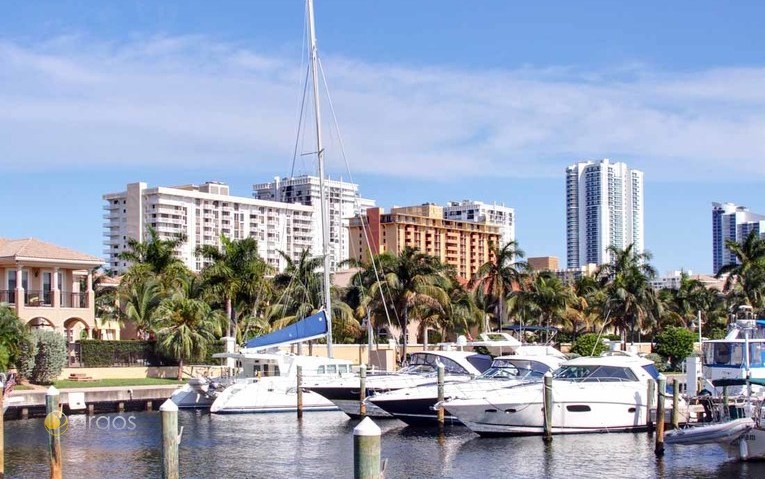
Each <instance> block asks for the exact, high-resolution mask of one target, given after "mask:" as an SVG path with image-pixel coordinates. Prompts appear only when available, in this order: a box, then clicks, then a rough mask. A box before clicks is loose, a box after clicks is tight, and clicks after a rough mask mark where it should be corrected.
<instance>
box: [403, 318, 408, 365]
mask: <svg viewBox="0 0 765 479" xmlns="http://www.w3.org/2000/svg"><path fill="white" fill-rule="evenodd" d="M408 331H409V306H408V305H407V306H404V349H403V351H402V361H406V345H407V342H408V341H407V337H408V336H409V335H408V334H407V332H408Z"/></svg>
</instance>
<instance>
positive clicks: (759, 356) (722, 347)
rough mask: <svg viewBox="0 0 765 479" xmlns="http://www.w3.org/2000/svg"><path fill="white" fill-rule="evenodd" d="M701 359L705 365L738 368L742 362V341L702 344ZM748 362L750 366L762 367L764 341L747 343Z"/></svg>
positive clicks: (763, 361) (764, 357)
mask: <svg viewBox="0 0 765 479" xmlns="http://www.w3.org/2000/svg"><path fill="white" fill-rule="evenodd" d="M703 351H704V355H703V359H704V364H705V365H707V366H729V367H735V368H740V367H742V366H743V364H744V343H743V342H714V343H712V342H709V343H704V345H703ZM749 362H750V365H751V366H754V367H762V366H763V364H764V363H765V343H763V342H761V341H755V342H750V343H749Z"/></svg>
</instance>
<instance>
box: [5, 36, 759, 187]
mask: <svg viewBox="0 0 765 479" xmlns="http://www.w3.org/2000/svg"><path fill="white" fill-rule="evenodd" d="M298 62H299V60H298V59H295V60H294V61H293V60H292V59H289V58H282V57H279V56H276V55H269V54H268V53H264V52H260V51H253V50H251V49H247V48H244V47H242V46H241V45H234V44H226V43H221V42H216V41H212V40H210V39H208V38H205V37H202V36H182V37H154V38H135V39H133V40H131V41H130V42H128V43H125V44H113V43H105V42H98V41H94V40H93V39H87V38H81V37H76V36H72V37H61V38H56V39H51V40H50V41H47V42H45V43H40V44H37V45H31V46H30V45H22V44H19V43H13V42H9V41H4V42H1V41H0V64H2V65H3V69H2V70H0V165H2V167H3V168H19V169H20V168H24V169H27V170H29V169H42V168H67V167H71V166H72V165H77V166H81V167H86V166H88V165H101V166H103V165H105V164H106V165H109V164H113V165H119V166H124V165H125V164H128V163H129V164H133V165H136V166H139V167H140V166H156V165H163V166H165V167H168V168H172V167H177V166H185V167H193V168H201V167H204V166H206V165H214V166H215V167H216V168H221V167H231V168H237V169H242V168H246V167H248V166H249V165H253V166H252V168H253V169H255V168H256V169H257V171H258V172H270V173H272V174H279V173H282V172H284V171H286V170H287V169H288V164H289V162H290V159H291V157H292V149H293V145H294V141H295V138H294V136H295V130H296V128H297V113H298V107H299V96H300V94H301V91H302V87H301V84H300V82H301V79H302V78H303V76H304V71H300V68H299V65H298ZM324 66H325V68H326V70H327V75H328V78H329V82H330V91H331V93H332V96H333V100H334V104H335V107H336V109H337V114H338V119H339V122H340V128H341V132H342V136H343V140H344V142H345V146H346V148H347V153H348V157H349V158H350V161H351V169H352V171H353V172H354V173H361V172H365V173H380V174H390V175H406V176H417V177H421V178H438V177H480V176H498V175H501V176H508V177H511V176H521V177H526V176H559V175H561V174H562V170H563V168H564V167H565V166H566V165H567V164H570V163H572V162H574V161H577V160H581V159H587V158H592V159H597V158H602V157H609V158H612V159H614V160H620V159H623V160H625V161H628V162H630V164H631V166H634V167H638V168H641V169H643V170H645V171H646V173H647V175H648V178H658V177H665V178H681V177H688V178H691V179H700V178H721V177H724V176H725V177H728V178H735V177H739V176H744V175H745V176H746V177H747V178H749V179H751V178H753V177H763V176H765V162H763V161H762V158H763V156H765V135H764V133H765V113H763V112H765V109H764V108H763V106H765V105H764V104H765V91H763V89H762V88H761V85H762V84H763V81H764V80H765V68H728V69H721V68H718V69H710V70H707V71H699V72H694V73H688V72H683V73H675V72H666V71H655V70H652V69H651V68H649V67H647V66H645V65H639V64H631V65H625V66H620V67H615V68H614V69H613V70H610V71H586V72H581V71H577V69H575V68H571V67H566V66H561V67H549V68H544V69H534V68H528V67H527V68H523V69H519V70H501V69H494V70H490V71H477V70H471V71H466V70H465V71H460V70H457V69H454V68H451V69H449V68H441V67H438V66H430V67H423V68H414V67H405V66H399V65H384V64H381V65H376V64H370V63H366V62H364V61H363V60H359V59H348V58H337V57H331V56H330V57H325V58H324ZM324 109H325V112H327V115H326V117H327V118H329V111H328V108H327V106H326V103H325V105H324ZM326 123H327V124H329V122H328V121H327V122H326ZM325 130H326V131H328V133H327V135H326V137H327V143H328V149H329V148H330V147H332V146H336V145H337V144H338V140H337V137H336V135H335V136H333V135H332V133H331V132H330V131H329V128H325ZM311 138H312V137H311V136H310V133H309V136H308V137H307V139H306V142H305V148H304V150H305V151H311ZM328 159H329V161H330V171H331V172H332V173H333V176H337V175H346V173H345V171H344V166H343V165H342V162H341V160H340V156H339V154H334V155H332V154H330V155H328Z"/></svg>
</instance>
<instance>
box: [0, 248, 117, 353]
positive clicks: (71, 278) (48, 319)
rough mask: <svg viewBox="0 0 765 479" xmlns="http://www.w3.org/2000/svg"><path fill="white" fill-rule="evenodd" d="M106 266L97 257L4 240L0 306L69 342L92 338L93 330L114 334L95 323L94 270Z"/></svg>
mask: <svg viewBox="0 0 765 479" xmlns="http://www.w3.org/2000/svg"><path fill="white" fill-rule="evenodd" d="M102 264H103V261H101V259H99V258H97V257H95V256H90V255H87V254H84V253H79V252H77V251H74V250H71V249H68V248H62V247H60V246H56V245H54V244H51V243H46V242H44V241H40V240H38V239H34V238H25V239H16V240H14V239H5V238H0V281H2V283H1V286H2V289H0V303H3V304H7V305H9V306H10V307H11V308H13V309H14V310H15V311H16V314H17V315H18V317H19V319H21V320H22V321H23V322H24V324H27V325H29V327H30V328H33V329H34V328H47V329H52V330H54V331H58V332H60V333H62V334H64V335H65V336H66V337H67V341H68V342H69V343H73V342H74V341H76V340H78V339H81V338H83V337H87V338H92V337H93V331H94V329H99V330H100V331H101V332H102V335H103V334H104V333H111V334H115V331H114V330H113V329H114V328H111V326H110V325H103V327H100V326H99V325H97V324H96V319H95V294H94V292H93V273H92V271H93V269H94V268H97V267H99V266H101V265H102ZM110 328H111V329H110ZM116 333H117V334H118V333H119V329H117V330H116ZM107 335H108V334H107Z"/></svg>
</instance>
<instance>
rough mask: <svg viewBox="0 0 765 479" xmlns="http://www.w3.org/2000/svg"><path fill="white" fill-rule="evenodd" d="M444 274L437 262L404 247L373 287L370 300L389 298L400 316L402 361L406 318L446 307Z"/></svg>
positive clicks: (405, 341)
mask: <svg viewBox="0 0 765 479" xmlns="http://www.w3.org/2000/svg"><path fill="white" fill-rule="evenodd" d="M447 270H448V268H447V267H446V266H444V265H443V264H441V262H440V261H439V260H438V259H437V258H435V257H433V256H429V255H427V254H424V253H422V252H420V251H419V250H417V249H415V248H412V247H410V246H407V247H405V248H404V249H403V251H401V252H400V253H399V255H398V256H397V257H396V261H395V263H393V264H389V265H385V270H384V273H385V274H384V276H383V277H382V278H381V279H380V281H379V282H377V283H375V285H374V287H373V289H372V296H379V295H381V294H387V295H389V296H390V297H391V303H392V304H393V305H394V307H395V308H396V310H397V311H401V312H402V316H403V318H402V319H403V321H401V322H400V323H399V327H401V328H402V330H403V332H404V344H403V352H402V356H403V358H406V354H407V344H408V329H409V319H410V318H409V315H410V312H412V310H413V308H415V307H419V306H426V307H429V308H431V310H439V311H442V310H443V309H444V308H445V307H447V305H448V304H449V296H448V294H447V292H446V291H447V290H448V288H449V284H448V283H449V280H448V277H447ZM415 316H417V315H415ZM420 319H422V318H421V317H420Z"/></svg>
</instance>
